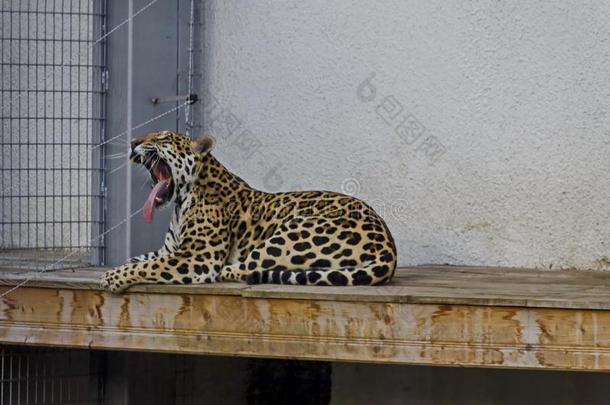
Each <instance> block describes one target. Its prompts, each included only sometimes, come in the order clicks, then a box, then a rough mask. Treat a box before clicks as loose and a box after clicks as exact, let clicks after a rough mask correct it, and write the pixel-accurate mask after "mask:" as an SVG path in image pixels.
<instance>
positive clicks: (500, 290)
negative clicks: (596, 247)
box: [0, 266, 610, 310]
mask: <svg viewBox="0 0 610 405" xmlns="http://www.w3.org/2000/svg"><path fill="white" fill-rule="evenodd" d="M103 271H104V269H100V268H84V269H82V268H81V269H73V270H70V269H67V270H58V271H51V272H44V273H40V272H37V271H30V272H24V271H20V270H15V269H8V268H4V269H3V268H0V286H1V285H7V286H9V285H15V284H16V283H18V282H20V281H22V280H24V279H29V281H28V283H27V286H30V287H49V288H68V289H93V290H97V289H99V286H98V284H99V279H100V277H101V274H102V273H103ZM130 292H147V293H155V294H184V293H188V294H213V295H227V294H228V295H241V296H244V297H252V298H286V299H316V300H331V301H350V302H395V303H413V304H428V303H429V304H464V305H494V306H526V307H545V308H547V307H548V308H573V309H576V308H582V309H607V310H610V273H608V272H598V271H541V270H528V269H516V268H490V267H461V266H418V267H404V268H401V269H399V270H397V273H396V277H395V278H394V280H393V281H392V283H391V284H390V285H387V286H382V287H375V288H371V287H349V288H346V287H301V286H284V285H257V286H248V285H245V284H242V283H217V284H208V285H196V286H175V285H140V286H135V287H132V288H131V289H130Z"/></svg>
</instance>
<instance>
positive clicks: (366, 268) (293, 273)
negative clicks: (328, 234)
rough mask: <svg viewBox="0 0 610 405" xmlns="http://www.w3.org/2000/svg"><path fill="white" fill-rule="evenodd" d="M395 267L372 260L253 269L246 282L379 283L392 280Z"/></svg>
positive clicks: (304, 283) (333, 284)
mask: <svg viewBox="0 0 610 405" xmlns="http://www.w3.org/2000/svg"><path fill="white" fill-rule="evenodd" d="M395 267H396V265H395V263H378V262H376V261H371V262H368V263H364V264H363V265H361V266H356V267H343V268H339V269H292V270H286V269H281V270H280V269H277V270H276V269H270V270H252V272H251V273H250V274H248V277H247V279H246V282H247V283H248V284H289V285H318V286H324V285H331V286H345V285H379V284H384V283H387V282H388V281H390V279H391V278H392V276H393V275H394V270H395Z"/></svg>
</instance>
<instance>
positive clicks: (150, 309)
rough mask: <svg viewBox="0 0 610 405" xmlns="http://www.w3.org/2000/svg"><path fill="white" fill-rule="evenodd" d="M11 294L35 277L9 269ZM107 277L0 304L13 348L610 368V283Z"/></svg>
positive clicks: (552, 276)
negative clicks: (329, 283) (123, 288)
mask: <svg viewBox="0 0 610 405" xmlns="http://www.w3.org/2000/svg"><path fill="white" fill-rule="evenodd" d="M0 273H1V276H0V283H1V284H2V285H4V287H0V293H1V292H2V291H6V290H8V289H9V288H10V286H11V285H15V284H17V283H19V282H20V281H22V280H24V279H27V278H30V277H32V276H33V275H34V273H29V274H28V273H23V272H16V271H10V270H7V271H2V272H0ZM100 274H101V270H99V269H81V270H75V271H71V270H62V271H57V272H53V273H46V274H43V275H39V276H38V277H35V278H32V279H31V280H30V281H29V282H28V283H27V284H26V285H25V286H23V287H21V288H19V289H17V290H16V291H13V292H11V293H10V294H8V295H6V296H5V297H3V298H2V299H0V341H1V342H4V343H26V344H44V345H59V346H72V347H91V348H104V349H121V350H123V349H124V350H143V351H162V352H176V353H201V354H218V355H244V356H264V357H281V358H305V359H321V360H339V361H365V362H382V363H406V364H434V365H459V366H485V367H508V368H546V369H566V370H600V371H602V370H603V371H609V370H610V311H609V310H608V309H609V307H610V305H609V303H608V301H609V299H608V298H607V297H610V295H609V293H610V283H609V281H610V275H608V274H605V273H593V272H569V271H561V272H536V271H531V270H528V271H525V270H516V269H485V268H466V267H443V266H429V267H419V268H407V269H401V271H400V272H399V276H398V277H397V279H396V282H395V283H394V284H393V285H389V286H385V287H375V288H373V287H368V288H349V287H347V288H346V287H343V288H331V287H324V288H308V287H298V288H297V287H289V286H246V285H243V284H219V285H212V286H202V287H195V286H188V287H180V286H171V287H165V286H140V287H137V288H135V289H133V290H131V291H130V292H129V293H127V294H124V295H113V294H109V293H107V292H104V291H100V290H99V289H98V288H97V280H98V279H99V275H100Z"/></svg>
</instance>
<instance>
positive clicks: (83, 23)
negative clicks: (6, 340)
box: [0, 0, 106, 266]
mask: <svg viewBox="0 0 610 405" xmlns="http://www.w3.org/2000/svg"><path fill="white" fill-rule="evenodd" d="M105 9H106V5H105V1H101V0H53V1H44V0H28V1H17V0H3V1H2V2H0V100H1V102H0V108H1V109H0V131H1V133H0V148H1V150H2V156H1V159H0V190H2V192H1V195H0V262H1V261H7V260H13V259H16V260H19V261H23V259H24V258H25V259H36V260H46V261H49V260H50V261H53V260H54V259H55V258H56V257H58V256H60V255H64V254H65V253H66V251H68V252H70V253H72V254H71V259H70V260H65V261H63V262H62V265H63V266H66V265H71V264H74V262H75V261H76V262H79V263H94V264H100V263H101V258H102V257H103V255H102V249H103V240H95V239H94V236H95V235H98V234H99V233H100V231H101V230H102V225H103V221H104V213H103V204H102V201H103V192H102V191H103V186H104V185H103V170H104V168H103V159H102V156H103V147H101V148H97V147H95V146H96V145H99V144H100V143H101V142H103V139H104V132H105V131H104V125H105V123H104V116H105V111H104V109H105V105H104V97H105V86H104V76H105V44H104V41H97V40H98V39H99V38H102V36H103V35H104V32H105V29H106V27H105Z"/></svg>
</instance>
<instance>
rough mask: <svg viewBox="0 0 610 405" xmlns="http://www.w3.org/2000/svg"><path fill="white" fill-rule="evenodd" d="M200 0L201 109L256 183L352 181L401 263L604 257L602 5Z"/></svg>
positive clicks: (608, 52) (607, 96)
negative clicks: (381, 221) (386, 229)
mask: <svg viewBox="0 0 610 405" xmlns="http://www.w3.org/2000/svg"><path fill="white" fill-rule="evenodd" d="M206 7H207V8H206V10H205V41H204V49H205V52H204V58H205V59H204V60H205V62H204V64H205V66H206V69H205V72H204V75H205V79H204V80H205V82H206V85H205V87H206V89H207V91H208V99H207V105H206V113H205V120H206V122H207V125H208V127H209V129H210V130H211V131H212V132H214V133H215V134H216V136H217V138H218V141H219V142H218V146H217V149H216V155H217V156H218V157H219V159H221V160H222V161H224V162H225V163H226V164H227V165H228V166H229V167H230V168H231V169H233V170H234V171H235V172H237V173H238V174H239V175H241V176H242V177H243V178H244V179H246V180H247V181H249V182H250V183H251V185H253V186H256V187H259V188H261V189H266V190H273V191H275V190H280V189H281V190H289V189H317V188H322V189H333V190H342V189H343V190H344V191H349V192H352V193H354V194H355V195H356V196H358V197H360V198H362V199H364V200H366V201H369V202H371V203H372V204H373V205H374V206H375V207H378V208H379V209H380V213H381V214H382V215H383V216H384V217H385V218H386V220H387V222H388V224H389V226H390V228H391V230H392V232H393V234H394V236H395V238H396V240H397V243H398V248H399V257H400V263H401V264H421V263H452V264H472V265H507V266H527V267H541V268H553V269H557V268H571V267H576V268H595V269H610V261H609V260H608V257H609V256H610V238H609V233H610V176H608V169H609V168H610V123H609V118H608V110H609V107H610V70H609V64H608V61H609V60H610V3H608V2H604V1H601V0H600V1H586V2H582V1H576V0H574V1H565V0H562V1H536V2H528V1H522V2H497V1H480V2H445V1H440V0H433V1H425V2H424V1H415V0H414V1H402V0H391V1H384V2H371V1H360V0H358V1H322V0H320V1H305V2H303V1H281V2H280V1H257V2H242V1H237V0H233V1H209V2H208V3H207V5H206ZM373 75H374V77H372V76H373ZM371 77H372V79H371V80H370V82H366V83H363V82H364V81H365V80H366V79H367V78H371ZM389 96H393V98H392V97H389ZM385 97H389V98H385ZM398 103H400V105H401V106H402V108H403V110H402V111H400V113H396V112H397V111H399V110H400V108H399V104H398ZM384 117H385V120H384ZM403 119H406V120H407V123H408V125H407V127H403V128H398V130H396V127H397V126H399V124H400V122H401V120H403ZM235 120H237V121H235ZM386 120H387V121H388V122H386ZM231 122H233V123H234V124H235V123H236V122H237V123H238V124H239V125H237V124H235V125H233V124H231ZM235 128H236V129H235ZM244 131H245V133H243V132H244ZM397 131H398V133H397Z"/></svg>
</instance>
